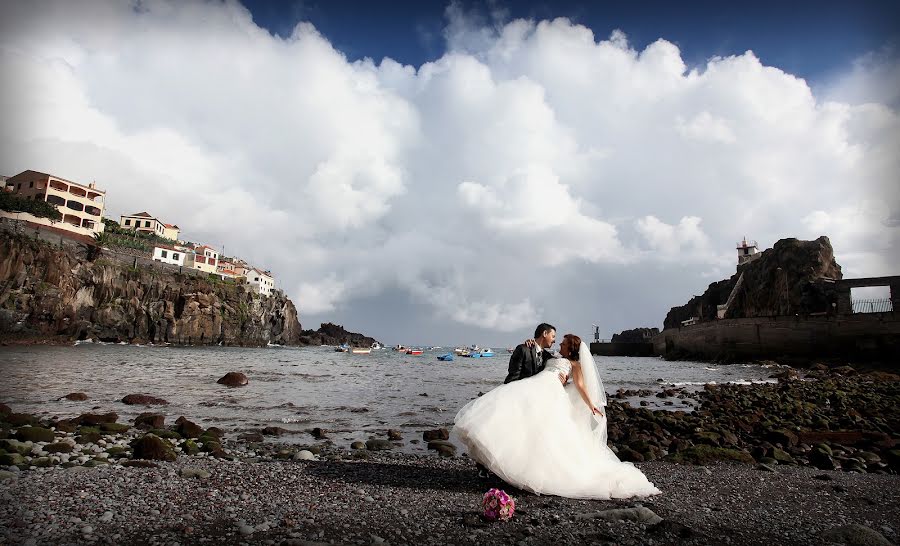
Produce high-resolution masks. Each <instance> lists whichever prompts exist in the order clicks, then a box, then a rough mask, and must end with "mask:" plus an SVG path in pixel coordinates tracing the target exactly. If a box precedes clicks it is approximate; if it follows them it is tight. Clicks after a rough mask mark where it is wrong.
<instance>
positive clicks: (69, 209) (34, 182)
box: [5, 170, 106, 237]
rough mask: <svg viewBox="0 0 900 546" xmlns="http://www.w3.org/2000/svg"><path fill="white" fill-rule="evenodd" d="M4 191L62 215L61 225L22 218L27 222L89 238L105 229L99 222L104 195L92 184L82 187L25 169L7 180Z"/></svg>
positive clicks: (59, 178)
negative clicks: (52, 208) (54, 207)
mask: <svg viewBox="0 0 900 546" xmlns="http://www.w3.org/2000/svg"><path fill="white" fill-rule="evenodd" d="M5 189H6V191H9V192H11V193H13V194H15V195H17V196H19V197H22V198H24V199H34V200H40V201H46V202H47V203H50V204H51V205H56V208H57V209H59V212H60V213H61V214H62V216H63V217H62V221H61V222H53V221H51V220H49V219H47V218H37V217H33V216H32V215H30V214H28V215H27V216H29V217H30V218H23V219H27V220H28V221H30V222H35V223H38V224H44V225H52V227H56V228H61V229H65V230H66V231H71V232H73V233H77V234H79V235H87V236H91V237H92V236H94V235H95V234H97V233H101V232H102V231H103V230H104V225H103V221H102V219H103V209H104V207H105V201H106V192H105V191H103V190H98V189H97V188H96V185H95V184H94V183H93V182H91V183H90V184H87V185H84V184H79V183H78V182H72V181H71V180H66V179H65V178H61V177H59V176H55V175H52V174H47V173H42V172H38V171H32V170H28V171H22V172H20V173H19V174H17V175H15V176H10V177H9V178H7V179H6V186H5ZM23 215H24V213H23Z"/></svg>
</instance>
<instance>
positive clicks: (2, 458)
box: [0, 453, 25, 466]
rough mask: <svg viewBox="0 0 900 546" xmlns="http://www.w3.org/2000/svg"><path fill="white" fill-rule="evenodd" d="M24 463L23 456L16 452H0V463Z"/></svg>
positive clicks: (4, 464) (5, 464)
mask: <svg viewBox="0 0 900 546" xmlns="http://www.w3.org/2000/svg"><path fill="white" fill-rule="evenodd" d="M20 464H25V457H23V456H22V455H20V454H18V453H0V465H2V466H13V465H20Z"/></svg>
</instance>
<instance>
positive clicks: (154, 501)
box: [0, 367, 900, 544]
mask: <svg viewBox="0 0 900 546" xmlns="http://www.w3.org/2000/svg"><path fill="white" fill-rule="evenodd" d="M779 376H780V377H779V382H778V383H777V384H763V385H747V386H741V385H728V386H725V385H723V386H707V388H706V389H705V390H703V391H701V392H699V393H688V392H686V391H683V390H679V389H666V388H661V389H660V390H659V391H658V392H654V393H627V392H624V391H623V392H620V393H617V394H616V395H611V397H610V404H609V406H608V407H607V411H608V414H609V416H610V424H609V437H610V445H611V446H612V447H613V448H614V449H615V450H616V451H618V453H619V455H620V457H622V458H623V459H626V460H633V461H638V465H639V466H640V468H641V469H642V470H643V471H644V472H645V473H647V475H648V476H649V477H650V479H651V480H652V481H653V482H654V483H655V484H656V485H657V486H658V487H659V488H660V489H661V490H662V491H663V494H662V495H659V496H656V497H652V498H649V499H630V500H618V501H616V500H613V501H576V500H570V499H561V498H557V497H542V496H536V495H531V494H528V493H524V492H521V491H515V490H512V489H511V488H509V487H508V486H504V485H503V484H502V483H498V482H494V481H490V480H481V479H479V478H478V477H477V474H476V472H475V468H474V464H473V463H472V461H471V460H469V459H468V458H467V457H466V456H465V455H459V454H457V452H456V448H455V447H454V446H453V444H452V443H451V442H449V441H447V440H448V434H447V430H446V429H436V430H430V431H426V432H425V433H424V434H423V437H422V439H421V440H413V441H421V442H427V443H428V447H429V452H428V454H424V455H412V454H404V453H398V452H397V451H396V449H397V447H398V446H399V445H400V444H401V442H402V441H403V440H402V435H401V434H399V432H398V431H397V430H393V429H380V430H378V431H376V432H375V433H374V434H373V433H369V434H372V435H371V436H364V435H361V436H360V438H359V439H358V440H357V441H355V442H352V443H350V444H349V445H340V444H338V443H335V442H333V441H332V440H329V439H328V432H327V431H324V430H321V429H311V430H310V431H309V441H308V442H307V445H296V444H284V443H281V442H280V441H279V437H278V436H279V434H281V433H282V432H284V431H282V430H281V429H278V428H277V427H266V428H263V429H260V430H241V431H223V430H220V429H218V428H216V427H202V426H200V425H199V424H197V423H194V422H192V421H191V420H190V419H189V418H185V417H183V416H174V415H166V412H165V400H162V399H161V398H158V397H155V396H148V395H128V396H124V397H123V399H122V402H123V403H126V404H132V405H138V406H145V408H146V411H145V412H144V413H142V414H141V415H139V416H138V417H136V418H135V419H133V420H132V421H130V422H128V423H121V422H119V421H118V415H116V414H115V413H114V412H113V411H112V409H114V408H109V407H102V406H96V407H94V409H93V410H92V411H91V412H90V413H84V414H81V415H78V416H72V417H70V418H66V419H56V420H46V419H44V420H41V419H39V418H37V417H35V416H32V415H27V414H22V413H16V412H15V411H13V410H14V408H9V407H7V406H3V405H0V485H2V490H0V498H2V499H3V502H2V503H0V524H2V525H0V527H2V529H3V530H2V531H0V544H26V543H27V544H43V543H55V544H81V543H94V544H106V543H108V544H126V543H137V544H171V543H203V542H208V543H225V544H242V543H265V544H313V543H331V542H333V543H339V544H371V543H374V544H380V543H398V544H404V543H422V544H444V543H471V544H479V543H484V542H488V541H500V542H503V543H520V544H549V543H554V544H576V543H601V544H603V543H610V544H611V543H615V544H675V543H678V544H711V543H713V544H729V543H731V544H766V543H768V544H771V543H777V544H809V543H838V544H889V543H891V542H895V541H896V540H897V538H898V537H897V533H896V531H897V527H896V522H897V521H900V487H898V486H900V477H898V470H900V467H898V461H900V457H898V455H900V451H898V449H897V441H898V439H900V437H898V433H900V428H898V424H900V423H898V408H900V378H898V377H897V376H895V375H892V374H887V373H884V372H875V373H858V372H856V371H855V370H853V369H852V368H848V367H844V368H836V369H831V368H827V367H820V368H817V369H812V370H809V371H807V372H806V374H805V375H801V373H800V372H797V371H795V370H792V369H784V370H782V371H781V372H780V373H779ZM223 379H224V378H223ZM239 379H242V378H239ZM251 380H252V378H251ZM642 394H643V395H644V396H645V397H646V396H648V395H649V396H652V397H653V398H658V399H659V400H661V401H662V402H663V404H665V403H667V402H672V404H673V405H675V404H680V405H682V406H684V407H685V409H686V410H687V411H651V410H649V409H647V408H646V407H641V406H638V407H631V405H630V404H628V403H625V402H623V401H622V400H624V399H625V398H627V397H629V396H633V395H636V396H638V397H640V396H641V395H642ZM616 396H618V397H619V398H617V397H616ZM66 397H67V398H69V399H70V400H71V399H81V397H84V398H87V395H86V394H83V393H70V394H69V395H66ZM691 400H696V402H693V401H691ZM686 404H696V407H691V406H689V405H686ZM176 417H177V419H176ZM492 486H499V487H504V488H505V489H507V490H508V491H510V492H511V493H512V494H514V495H515V496H516V497H517V508H518V511H517V514H516V517H515V518H514V519H513V521H511V522H509V523H503V524H499V523H487V522H485V521H482V520H481V518H480V517H479V514H478V505H479V499H480V496H481V495H482V494H483V493H484V491H486V490H487V489H488V488H489V487H492Z"/></svg>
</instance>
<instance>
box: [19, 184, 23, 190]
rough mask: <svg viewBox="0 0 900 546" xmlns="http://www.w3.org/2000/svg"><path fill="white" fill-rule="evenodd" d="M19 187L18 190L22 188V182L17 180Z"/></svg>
mask: <svg viewBox="0 0 900 546" xmlns="http://www.w3.org/2000/svg"><path fill="white" fill-rule="evenodd" d="M19 189H20V190H21V189H22V183H21V182H19Z"/></svg>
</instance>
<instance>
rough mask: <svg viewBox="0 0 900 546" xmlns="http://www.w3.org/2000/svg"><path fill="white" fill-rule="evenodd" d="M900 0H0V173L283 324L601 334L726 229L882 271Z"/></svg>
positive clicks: (699, 286) (699, 266) (464, 336)
mask: <svg viewBox="0 0 900 546" xmlns="http://www.w3.org/2000/svg"><path fill="white" fill-rule="evenodd" d="M722 4H726V5H724V6H723V5H722ZM788 5H789V6H790V7H785V6H788ZM898 6H900V4H897V3H894V2H815V3H814V2H794V3H789V4H786V3H783V2H755V3H753V5H752V6H751V5H737V4H736V3H721V2H715V3H713V2H695V3H687V4H685V3H673V2H644V3H640V4H636V3H623V2H593V3H579V2H572V1H565V0H563V1H560V2H553V3H550V2H500V1H496V2H489V3H474V2H430V1H423V2H412V1H408V2H404V1H401V2H388V3H375V2H350V1H346V0H344V1H342V0H335V1H332V2H312V1H302V2H293V3H291V2H275V1H270V0H256V1H253V0H247V1H246V3H240V2H238V1H237V0H227V1H219V0H215V1H212V0H210V1H174V0H173V1H169V0H142V1H134V2H124V1H123V2H112V1H110V2H99V1H98V2H91V1H85V2H67V1H52V0H38V1H34V2H20V3H12V2H7V3H2V4H0V71H2V77H3V81H4V88H5V89H4V92H3V93H2V95H0V114H2V116H3V120H4V122H3V123H2V124H0V174H5V175H7V176H8V175H12V174H16V173H18V172H21V171H23V170H25V169H34V170H38V171H42V172H51V173H53V174H55V175H58V176H61V177H64V178H67V179H71V180H76V181H82V182H89V181H96V182H97V185H98V187H100V188H101V189H105V190H107V196H108V197H107V203H106V207H107V210H106V214H107V216H109V217H113V218H116V219H117V218H118V215H119V214H123V213H132V212H137V211H144V210H146V211H149V212H151V213H152V214H155V215H157V216H159V217H160V218H161V219H162V220H164V221H166V222H169V223H176V224H178V225H179V226H181V227H182V229H183V236H184V237H186V238H188V239H190V240H192V241H197V242H204V243H208V244H212V245H214V246H217V247H218V248H220V249H221V250H224V253H225V254H228V255H237V256H239V257H243V258H245V259H247V260H248V261H250V262H251V263H253V264H255V265H258V266H261V267H265V268H270V269H271V270H272V271H273V273H274V274H275V276H276V283H277V285H278V286H279V287H280V288H282V289H283V290H284V291H285V292H286V293H287V294H288V295H289V296H290V297H291V299H292V300H293V301H294V302H295V304H296V305H297V307H298V309H299V311H300V318H301V323H302V324H303V326H304V327H305V328H316V327H318V324H319V323H320V322H325V321H333V322H336V323H339V324H343V325H344V326H345V327H346V328H347V329H349V330H351V331H358V332H363V333H366V334H368V335H371V336H374V337H376V338H378V339H380V340H382V341H384V342H386V343H389V344H396V343H404V344H445V345H446V344H469V343H478V344H481V345H482V346H484V345H495V346H502V345H512V344H514V343H516V342H517V341H521V340H522V339H525V338H526V337H529V336H530V335H531V332H532V331H533V329H534V327H535V326H536V325H537V324H538V323H539V322H542V321H545V322H550V323H551V324H554V325H555V326H557V328H558V329H559V330H560V331H562V332H574V333H577V334H579V335H581V336H583V337H589V336H590V335H591V332H592V328H591V326H592V325H593V324H597V325H599V327H600V332H601V337H610V336H611V335H612V333H615V332H618V331H621V330H623V329H626V328H634V327H641V326H657V327H661V325H662V321H663V318H664V317H665V314H666V312H667V311H668V309H669V308H670V307H672V306H675V305H681V304H683V303H685V302H686V301H687V300H688V299H689V298H690V297H691V296H692V295H695V294H700V293H702V292H703V290H704V289H705V288H706V287H707V285H708V284H710V283H712V282H715V281H718V280H721V279H724V278H727V277H729V276H730V275H732V274H733V273H734V270H735V265H736V250H735V245H736V243H737V242H738V241H740V240H741V239H742V238H743V237H744V236H747V237H748V238H750V239H754V240H756V241H758V242H759V244H760V247H761V249H765V248H770V247H771V246H772V244H774V242H775V241H777V240H779V239H781V238H785V237H797V238H801V239H814V238H816V237H818V236H820V235H827V236H829V237H830V239H831V242H832V244H833V246H834V248H835V254H836V257H837V260H838V262H839V263H840V264H841V266H842V267H843V271H844V275H845V277H864V276H878V275H894V274H898V270H900V267H898V266H900V258H898V256H900V253H898V250H900V248H898V246H900V245H898V240H900V238H898V234H900V185H898V173H900V154H897V150H900V116H898V111H900V54H898V49H897V47H898V36H900V35H898V31H897V27H896V21H898V20H900V8H898Z"/></svg>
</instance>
